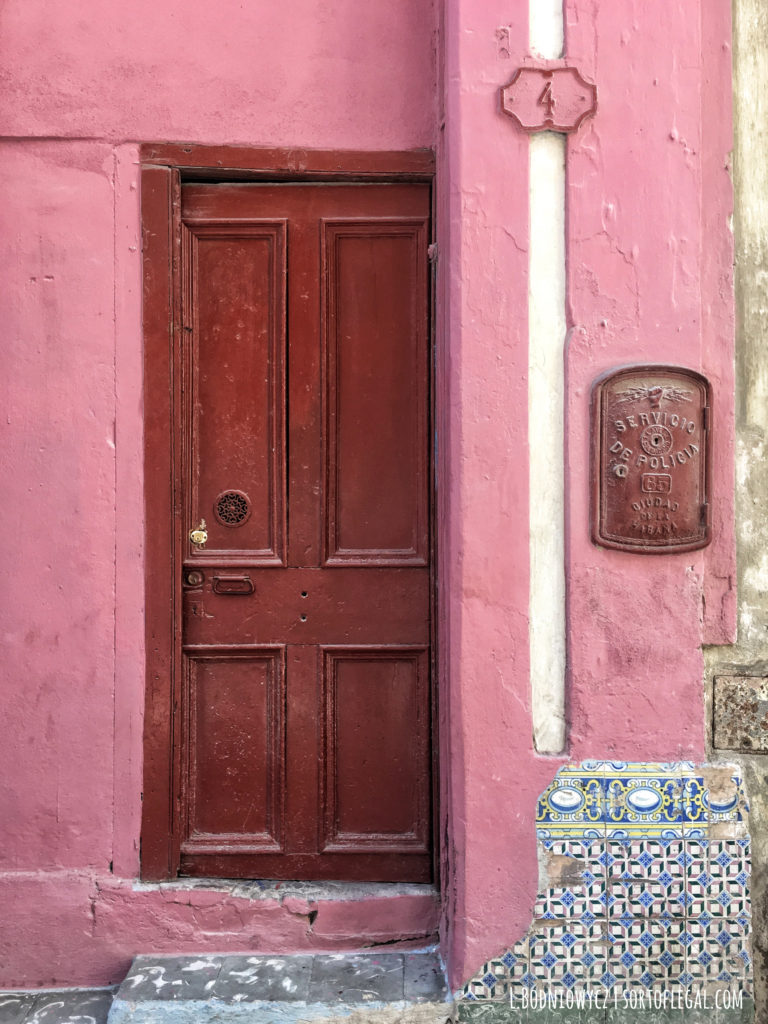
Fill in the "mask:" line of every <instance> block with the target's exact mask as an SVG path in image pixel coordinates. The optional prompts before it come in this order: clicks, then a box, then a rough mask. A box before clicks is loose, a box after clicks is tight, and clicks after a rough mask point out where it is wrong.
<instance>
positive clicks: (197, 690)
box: [179, 184, 432, 881]
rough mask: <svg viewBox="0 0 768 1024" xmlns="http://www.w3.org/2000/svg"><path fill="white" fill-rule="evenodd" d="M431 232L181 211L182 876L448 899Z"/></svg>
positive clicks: (365, 194) (284, 199)
mask: <svg viewBox="0 0 768 1024" xmlns="http://www.w3.org/2000/svg"><path fill="white" fill-rule="evenodd" d="M428 229H429V189H428V187H427V186H425V185H410V184H409V185H362V184H361V185H352V184H345V185H331V184H322V185H319V184H290V185H289V184H286V185H256V184H247V185H232V184H228V185H188V186H184V188H183V190H182V277H183V317H184V332H183V333H184V346H183V347H184V355H183V359H182V375H183V392H182V402H181V405H182V409H181V413H180V415H181V417H182V430H181V431H180V436H181V438H182V450H181V452H180V453H179V459H180V464H181V476H182V491H183V506H184V512H183V514H184V519H185V537H186V535H187V534H186V531H189V530H192V529H193V528H195V527H197V526H198V525H199V523H200V521H201V520H205V522H206V527H207V532H208V540H207V542H206V544H205V546H204V547H202V548H198V547H196V546H195V545H194V544H193V543H192V542H191V541H190V542H186V543H187V550H186V555H185V559H184V570H183V571H184V580H183V586H184V600H183V608H184V613H183V660H184V666H185V669H184V686H183V693H182V708H181V715H180V719H181V725H182V728H181V736H180V743H181V758H180V797H181V799H180V801H179V804H180V815H181V821H180V823H179V834H180V837H181V872H182V873H183V874H192V875H219V876H228V877H272V878H296V879H301V878H342V879H343V878H346V879H370V880H376V879H378V880H385V881H386V880H406V881H408V880H410V881H426V880H429V878H430V877H431V853H430V846H431V831H432V829H431V793H432V787H431V779H430V765H431V741H430V735H431V700H430V678H429V676H430V661H431V658H430V592H431V583H430V464H431V460H430V444H429V376H430V374H429V344H428V337H429V335H428V299H427V282H428V269H427V242H428Z"/></svg>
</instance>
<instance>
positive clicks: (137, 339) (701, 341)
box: [0, 0, 735, 986]
mask: <svg viewBox="0 0 768 1024" xmlns="http://www.w3.org/2000/svg"><path fill="white" fill-rule="evenodd" d="M699 7H700V8H701V11H699ZM527 9H528V4H527V0H513V2H512V3H511V4H510V3H509V2H504V3H502V2H501V0H482V2H481V0H447V3H446V4H445V7H444V10H443V12H442V16H443V17H444V25H443V26H442V29H441V31H442V41H441V43H440V47H441V51H442V55H443V56H442V59H443V64H444V82H443V83H442V84H441V85H440V86H439V87H438V85H437V84H436V77H437V75H436V63H435V48H436V43H435V39H436V24H435V23H436V19H437V14H436V6H435V5H434V4H433V3H432V2H431V0H422V2H418V3H413V2H406V0H392V2H391V3H388V4H385V5H379V6H378V7H369V6H366V7H365V8H362V7H361V6H360V5H359V4H354V3H352V2H351V0H340V2H338V3H335V4H333V5H331V7H330V8H329V7H328V5H325V6H323V5H319V4H317V3H315V2H314V0H290V2H289V3H288V4H279V5H272V6H271V8H270V10H267V11H265V10H263V9H261V8H259V7H256V6H253V5H248V4H244V5H243V4H240V3H239V2H234V0H224V2H223V3H221V4H219V5H218V6H217V7H216V8H215V10H214V8H211V7H210V6H209V7H206V6H204V5H202V4H199V3H186V4H181V3H179V2H178V0H160V2H154V3H153V4H151V5H150V4H149V3H147V0H139V2H138V3H137V4H134V5H132V7H131V10H130V12H126V11H124V10H123V9H122V8H121V7H120V6H119V5H118V6H115V5H104V4H99V3H96V2H95V0H83V2H81V3H80V4H78V6H77V10H76V11H73V10H72V9H71V8H70V7H67V6H66V5H64V6H62V5H59V6H58V7H57V6H52V5H34V4H33V5H29V4H25V3H22V2H21V0H11V2H10V3H8V4H6V7H5V9H4V14H3V35H4V43H5V46H4V52H5V61H6V62H7V67H6V74H7V76H8V80H9V81H10V83H11V89H12V92H13V95H14V97H15V99H16V102H15V103H13V104H8V105H6V108H5V110H4V113H3V114H2V115H0V116H1V117H2V134H3V135H4V136H5V137H6V141H5V142H3V143H2V155H3V159H2V162H1V163H0V181H2V189H3V198H4V202H3V205H2V209H0V227H1V228H2V230H1V231H0V239H1V241H0V245H2V246H3V251H2V252H3V265H4V266H5V268H6V287H5V289H4V292H3V297H2V300H0V301H2V303H3V310H2V323H3V333H4V355H3V366H4V374H3V375H2V379H1V380H0V388H2V392H3V394H2V408H3V417H2V431H3V439H2V445H3V452H4V455H5V460H6V470H7V472H6V485H5V488H4V494H3V499H2V500H3V506H2V522H3V525H4V530H5V535H6V538H7V543H6V548H5V553H4V565H5V567H6V573H7V579H8V580H11V581H13V583H12V588H9V591H8V593H7V596H6V599H5V602H4V609H3V633H4V640H5V644H4V649H5V654H4V659H3V666H2V672H3V676H4V681H3V694H4V725H5V729H4V741H3V743H2V745H0V779H2V782H1V783H0V820H2V822H3V839H2V843H0V905H2V907H3V911H2V914H1V915H0V922H1V923H0V964H2V968H1V973H0V985H5V986H8V985H25V984H26V985H30V986H34V985H44V984H56V983H60V984H76V983H88V984H91V983H93V984H96V983H106V982H108V981H113V980H116V979H117V978H119V977H120V975H121V972H124V970H125V969H126V967H127V964H128V961H129V959H130V957H131V956H132V955H133V954H134V953H136V952H139V951H141V952H185V951H201V952H202V951H215V950H219V951H224V950H231V951H245V950H247V951H256V950H258V951H273V952H286V951H290V950H302V949H326V950H330V949H345V948H346V949H350V948H360V947H362V946H366V945H369V944H371V943H375V942H380V941H388V940H390V939H392V938H395V939H398V938H399V939H402V940H403V941H404V942H406V943H410V944H421V943H423V942H424V938H423V936H425V935H426V936H428V935H431V934H432V933H433V932H434V929H435V926H436V920H437V912H438V911H437V907H436V904H435V901H434V900H433V899H432V898H431V897H430V896H425V897H408V896H402V897H399V898H398V899H397V900H392V901H385V900H362V901H347V902H334V903H327V904H324V905H322V906H321V907H320V909H319V913H318V917H317V919H316V920H315V921H314V923H313V924H312V927H311V932H310V930H309V922H308V919H307V915H306V914H305V913H304V912H303V911H304V908H303V907H301V906H299V905H294V904H292V903H290V902H288V901H286V902H285V903H283V905H282V906H281V905H280V904H279V903H278V902H277V901H269V900H265V901H257V902H249V901H244V900H240V899H234V898H232V897H229V896H226V895H224V894H221V893H218V892H207V893H206V892H201V891H199V890H195V891H194V892H179V891H174V890H152V891H148V890H145V889H138V890H135V889H134V888H133V886H132V881H133V880H134V879H135V878H136V876H137V873H138V866H139V832H140V815H141V804H140V792H141V770H142V715H143V693H144V676H143V629H144V624H143V575H142V573H143V568H142V545H143V535H142V532H143V493H142V479H141V478H142V470H141V467H142V407H141V403H142V362H141V359H142V355H141V330H140V315H141V307H140V295H141V278H140V237H139V219H138V209H139V207H138V188H137V181H138V179H137V160H138V148H137V147H138V143H140V142H142V141H165V140H179V139H181V140H184V141H190V142H203V143H211V144H214V143H216V144H223V143H230V142H239V143H242V144H247V145H261V146H286V147H302V148H349V149H366V148H370V149H409V148H413V147H422V146H435V145H437V147H438V152H439V164H440V166H439V179H438V230H439V235H440V240H439V247H440V248H439V252H440V255H439V282H438V346H439V367H438V421H439V422H438V430H439V435H440V444H439V453H440V466H439V469H440V481H441V484H440V497H439V501H440V512H439V519H440V558H441V588H440V593H441V597H440V603H441V609H440V614H441V646H440V658H441V678H440V686H441V707H440V711H441V716H442V732H441V759H442V776H441V794H442V814H443V819H444V820H443V827H442V828H441V835H443V836H444V837H445V839H444V849H443V851H442V858H443V862H444V866H445V870H444V879H443V881H444V886H445V895H444V900H443V905H442V920H443V926H442V927H443V942H442V949H443V952H444V955H445V956H446V958H447V959H448V961H449V965H450V969H451V977H452V981H453V982H454V983H455V984H458V983H460V982H461V981H463V980H465V979H466V978H467V977H468V976H470V975H471V974H472V973H473V971H474V970H475V969H476V967H477V965H478V964H479V963H481V962H482V961H483V960H484V959H486V958H487V957H488V956H489V955H490V954H492V953H494V952H496V951H497V950H499V949H501V948H505V947H507V946H508V945H509V944H510V942H512V941H514V939H515V938H517V937H518V936H519V935H521V934H522V933H523V932H524V931H525V928H526V927H527V924H528V921H529V920H530V916H531V910H532V907H533V902H534V899H535V893H536V884H537V866H536V851H535V835H534V830H533V827H532V823H533V815H534V809H535V802H536V797H537V796H538V794H539V793H540V792H541V791H542V790H543V789H544V788H545V787H546V785H547V783H548V782H549V781H551V779H552V777H553V776H554V774H555V771H556V769H557V767H558V766H559V765H560V764H561V763H564V761H565V760H566V758H563V759H558V758H543V757H538V756H537V755H535V753H534V752H533V749H532V743H531V719H530V697H529V682H528V619H527V609H528V583H529V580H528V573H529V567H528V536H527V522H528V466H527V455H528V452H529V451H530V452H531V453H532V471H533V472H535V466H536V443H535V437H533V438H529V437H528V427H527V423H528V413H527V386H526V385H527V382H526V374H527V330H528V325H527V311H526V310H527V264H528V253H527V247H528V180H527V178H528V172H527V167H528V155H527V154H528V139H527V137H526V136H525V135H524V134H523V133H522V132H519V131H517V130H516V129H515V126H514V124H513V123H512V122H511V120H510V119H509V118H507V117H505V116H503V114H502V113H501V111H500V109H499V99H498V96H499V88H500V87H501V86H503V85H505V84H506V83H507V82H509V80H510V78H511V73H512V71H513V70H514V68H516V67H517V66H519V65H520V64H522V63H524V62H525V61H526V58H527V36H528V29H527ZM566 16H567V48H568V55H569V60H570V61H571V62H572V63H573V64H574V65H576V66H578V67H579V69H580V70H581V72H582V74H583V75H584V76H585V78H587V79H588V80H590V81H594V82H595V83H596V84H597V86H598V94H599V107H598V112H597V114H596V116H595V117H594V118H593V119H591V120H589V121H588V122H586V123H585V124H584V125H583V126H582V128H581V129H580V131H579V132H578V133H577V134H576V135H575V136H573V137H572V138H571V140H570V141H569V157H568V160H569V164H568V207H567V216H568V241H569V318H570V323H571V325H572V328H573V329H572V332H571V335H570V341H569V345H568V350H567V357H566V358H567V361H566V367H567V384H568V404H567V410H566V417H567V420H566V422H567V437H568V451H567V466H568V477H567V539H568V549H567V551H568V553H567V568H568V578H569V599H568V626H569V638H570V647H569V680H568V684H569V687H568V693H569V707H568V716H569V722H570V737H571V749H570V751H569V754H570V757H571V758H573V759H576V760H579V759H583V758H588V757H595V758H599V757H610V756H614V755H615V756H617V757H621V758H623V759H627V760H654V759H664V758H668V759H674V758H677V757H680V756H685V757H689V756H690V757H691V758H694V759H701V758H702V757H703V755H704V720H703V715H704V710H703V688H702V658H701V644H702V642H707V643H723V642H727V641H728V640H729V639H731V638H732V637H733V633H734V610H735V604H734V602H735V597H734V584H733V582H732V581H733V580H734V578H735V573H734V548H733V544H734V539H733V521H732V520H733V484H732V416H733V408H732V405H733V395H732V392H733V377H732V337H733V324H732V294H731V292H732V283H731V276H730V275H731V271H730V267H731V240H730V236H729V234H728V231H727V228H726V222H727V217H728V214H729V212H730V202H731V199H730V181H729V178H728V173H727V168H726V163H727V153H728V151H729V149H730V100H729V81H730V55H729V51H728V44H729V38H730V11H729V8H728V5H727V4H717V5H713V4H705V3H704V2H703V0H702V2H701V3H700V4H695V5H694V6H693V8H691V7H690V6H688V7H687V8H683V7H681V6H680V5H678V6H675V5H671V6H669V5H668V6H667V7H665V8H664V9H663V10H659V9H656V8H654V9H653V10H651V9H650V8H649V9H648V10H645V9H643V10H639V9H638V5H637V4H634V3H631V2H630V0H615V2H614V3H612V4H598V3H596V2H594V0H568V2H567V3H566ZM500 29H501V35H499V34H498V31H499V30H500ZM500 40H503V43H504V45H501V44H500ZM440 103H443V104H444V107H445V127H444V130H442V131H441V130H440V121H441V117H442V115H440V114H438V107H439V105H440ZM702 109H704V110H706V111H707V115H706V118H704V117H703V115H702ZM651 360H658V361H661V362H676V363H681V364H683V365H688V366H691V367H693V368H696V369H701V370H702V371H703V372H704V373H705V374H707V376H709V377H710V379H711V380H712V383H713V387H714V390H715V410H714V421H715V429H716V431H717V435H716V445H715V448H716V454H715V467H714V470H715V472H714V480H713V488H712V490H713V494H714V496H715V508H714V517H713V518H714V541H713V544H712V545H711V546H710V547H709V548H707V549H705V550H704V551H701V552H696V553H692V554H689V555H676V556H668V557H667V556H665V557H654V558H643V557H642V556H638V555H627V554H624V553H620V552H613V551H606V550H602V549H599V548H596V547H594V546H593V545H592V544H591V542H590V540H589V524H588V520H587V516H588V508H589V500H588V439H589V426H588V408H589V401H588V400H589V390H590V387H591V383H592V381H593V380H594V378H595V377H597V376H598V375H599V374H600V373H602V372H603V371H604V370H606V369H608V368H610V367H613V366H616V365H619V364H621V363H625V362H630V361H642V362H647V361H651ZM703 598H706V600H703ZM660 708H663V714H660ZM110 865H111V870H110ZM419 936H421V937H422V938H419Z"/></svg>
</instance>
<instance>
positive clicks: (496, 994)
mask: <svg viewBox="0 0 768 1024" xmlns="http://www.w3.org/2000/svg"><path fill="white" fill-rule="evenodd" d="M527 974H528V943H527V941H526V940H523V941H522V942H518V943H516V944H515V945H514V946H513V947H512V949H510V950H507V952H506V953H504V954H503V955H502V956H500V957H496V958H495V959H493V960H488V961H487V962H486V963H484V964H483V966H482V967H481V968H480V970H479V971H478V972H477V974H476V975H475V976H474V977H473V978H472V979H471V980H470V981H468V982H467V984H466V985H465V986H464V989H463V991H462V997H463V998H465V999H469V1000H470V1001H475V1000H488V999H508V998H509V997H510V996H511V995H519V994H520V993H521V992H522V985H523V979H524V978H525V976H526V975H527Z"/></svg>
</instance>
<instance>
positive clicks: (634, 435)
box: [592, 365, 710, 554]
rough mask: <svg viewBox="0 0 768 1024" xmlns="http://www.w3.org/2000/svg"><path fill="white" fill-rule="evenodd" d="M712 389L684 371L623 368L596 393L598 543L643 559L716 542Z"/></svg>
mask: <svg viewBox="0 0 768 1024" xmlns="http://www.w3.org/2000/svg"><path fill="white" fill-rule="evenodd" d="M709 418H710V386H709V382H708V381H707V379H706V377H703V376H702V375H701V374H700V373H696V372H695V371H694V370H687V369H685V368H683V367H680V366H653V365H645V366H625V367H622V368H621V369H619V370H614V371H611V372H610V373H608V374H606V375H604V376H603V377H600V378H599V379H598V380H597V381H595V384H594V387H593V389H592V424H593V433H592V466H593V479H592V485H593V486H592V490H593V496H592V539H593V540H594V541H595V543H596V544H601V545H602V546H603V547H607V548H618V549H619V550H621V551H636V552H639V553H641V554H670V553H674V552H676V551H692V550H693V549H694V548H703V547H705V545H707V544H708V543H709V541H710V512H709V462H710V423H709Z"/></svg>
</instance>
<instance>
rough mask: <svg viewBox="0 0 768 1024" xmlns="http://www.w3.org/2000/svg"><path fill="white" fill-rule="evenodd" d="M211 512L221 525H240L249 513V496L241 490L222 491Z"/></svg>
mask: <svg viewBox="0 0 768 1024" xmlns="http://www.w3.org/2000/svg"><path fill="white" fill-rule="evenodd" d="M213 513H214V515H215V516H216V518H217V519H218V521H219V522H220V523H221V525H222V526H242V525H243V523H245V522H247V520H248V518H249V517H250V515H251V501H250V498H249V497H248V495H247V494H245V493H244V492H243V491H222V493H221V494H220V495H219V496H218V498H217V499H216V501H215V502H214V503H213Z"/></svg>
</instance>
